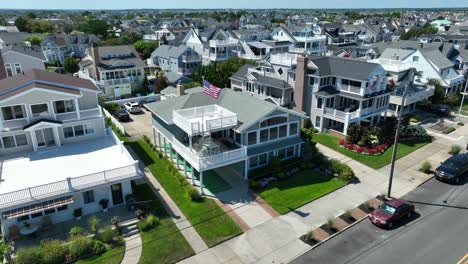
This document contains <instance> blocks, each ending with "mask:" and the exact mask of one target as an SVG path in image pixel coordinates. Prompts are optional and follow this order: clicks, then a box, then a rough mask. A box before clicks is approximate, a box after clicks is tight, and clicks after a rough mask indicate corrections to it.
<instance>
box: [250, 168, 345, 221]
mask: <svg viewBox="0 0 468 264" xmlns="http://www.w3.org/2000/svg"><path fill="white" fill-rule="evenodd" d="M345 185H346V183H344V182H342V181H340V180H338V179H336V178H335V177H332V176H326V175H323V174H320V173H318V172H315V171H312V170H304V171H301V172H299V173H297V174H295V175H294V176H292V177H291V178H289V179H285V180H282V181H275V182H272V183H270V185H269V187H268V188H267V189H266V190H264V191H262V192H260V193H259V195H260V196H261V197H262V198H263V200H265V201H266V202H267V203H268V204H269V205H270V206H271V207H273V208H274V209H275V210H276V211H277V212H278V213H280V214H285V213H287V212H290V211H292V210H294V209H296V208H298V207H301V206H302V205H304V204H307V203H309V202H311V201H313V200H315V199H318V198H320V197H322V196H324V195H326V194H328V193H330V192H333V191H335V190H336V189H339V188H341V187H343V186H345Z"/></svg>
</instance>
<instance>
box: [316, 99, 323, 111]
mask: <svg viewBox="0 0 468 264" xmlns="http://www.w3.org/2000/svg"><path fill="white" fill-rule="evenodd" d="M322 104H323V98H322V97H319V98H317V108H318V109H322Z"/></svg>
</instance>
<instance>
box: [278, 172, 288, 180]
mask: <svg viewBox="0 0 468 264" xmlns="http://www.w3.org/2000/svg"><path fill="white" fill-rule="evenodd" d="M277 178H278V179H279V180H284V179H285V178H286V174H285V173H284V172H279V173H278V177H277Z"/></svg>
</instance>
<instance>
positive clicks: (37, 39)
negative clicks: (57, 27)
mask: <svg viewBox="0 0 468 264" xmlns="http://www.w3.org/2000/svg"><path fill="white" fill-rule="evenodd" d="M42 39H43V38H42V37H41V36H29V37H26V38H25V39H24V41H28V42H29V43H31V44H32V45H35V46H40V45H41V42H42Z"/></svg>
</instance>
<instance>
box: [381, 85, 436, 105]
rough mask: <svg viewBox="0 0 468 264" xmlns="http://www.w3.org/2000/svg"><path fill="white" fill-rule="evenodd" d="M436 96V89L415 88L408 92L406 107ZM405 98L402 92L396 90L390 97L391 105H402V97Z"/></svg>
mask: <svg viewBox="0 0 468 264" xmlns="http://www.w3.org/2000/svg"><path fill="white" fill-rule="evenodd" d="M433 95H434V87H432V86H431V87H427V88H422V89H417V88H413V89H410V91H409V92H408V94H407V96H406V99H405V106H407V105H410V104H413V103H416V102H419V101H422V100H424V99H426V98H429V97H431V96H433ZM402 96H403V91H402V90H396V91H394V92H392V94H391V95H390V103H391V104H395V105H401V99H402V98H401V97H402Z"/></svg>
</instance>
